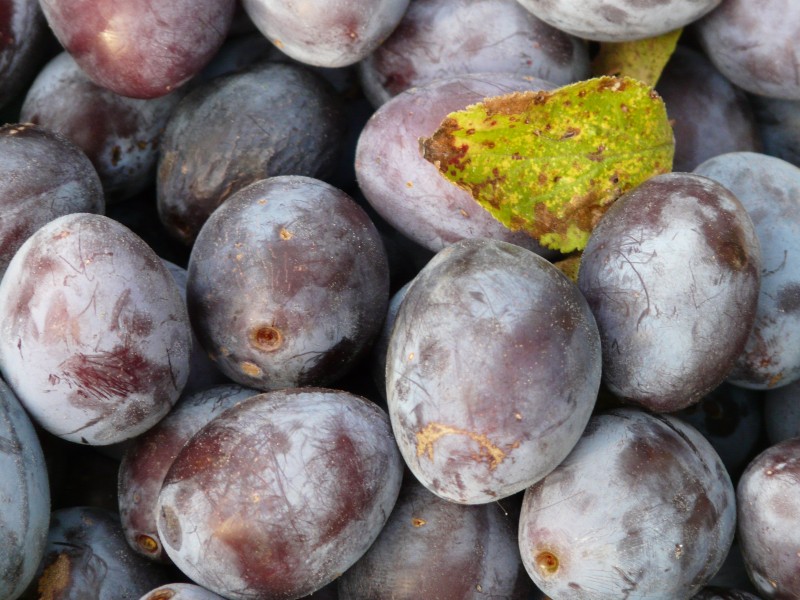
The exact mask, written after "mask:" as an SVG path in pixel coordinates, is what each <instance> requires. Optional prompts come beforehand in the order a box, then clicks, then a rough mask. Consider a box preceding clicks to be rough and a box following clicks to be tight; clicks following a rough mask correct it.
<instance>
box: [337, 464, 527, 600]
mask: <svg viewBox="0 0 800 600" xmlns="http://www.w3.org/2000/svg"><path fill="white" fill-rule="evenodd" d="M532 591H533V585H532V583H531V581H530V578H529V577H528V575H527V573H526V572H525V569H524V568H523V567H522V562H521V560H520V555H519V549H518V545H517V532H516V519H515V518H514V517H513V516H511V515H510V514H509V513H504V512H503V508H502V504H497V503H494V502H490V503H488V504H481V505H477V506H468V505H464V504H456V503H455V502H448V501H447V500H443V499H442V498H439V497H438V496H436V495H435V494H432V493H431V492H430V491H428V490H427V489H426V488H425V487H424V486H423V485H422V484H420V483H419V482H418V481H416V480H415V479H414V478H413V477H407V478H406V480H405V481H404V483H403V487H402V488H401V490H400V497H399V498H398V500H397V504H396V505H395V507H394V510H393V511H392V514H391V516H390V517H389V520H388V522H387V523H386V525H385V526H384V528H383V530H382V531H381V534H380V535H379V536H378V539H377V540H376V541H375V543H374V544H373V545H372V546H371V547H370V549H369V550H368V551H367V553H366V554H365V555H364V556H362V557H361V558H360V559H359V561H358V562H357V563H356V564H355V565H353V566H352V567H350V569H348V570H347V571H346V572H345V573H344V574H343V575H342V576H341V577H340V578H339V600H371V599H373V598H391V599H392V600H417V599H418V598H458V599H460V600H480V599H482V598H504V599H506V600H529V598H531V596H530V594H531V592H532Z"/></svg>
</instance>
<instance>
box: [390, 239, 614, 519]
mask: <svg viewBox="0 0 800 600" xmlns="http://www.w3.org/2000/svg"><path fill="white" fill-rule="evenodd" d="M599 344H600V339H599V335H598V332H597V326H596V325H595V323H594V319H593V318H592V314H591V312H590V311H589V307H588V306H587V305H586V301H585V300H584V299H583V297H582V296H581V294H580V292H579V291H578V289H577V287H576V286H575V285H574V284H573V283H572V282H571V281H569V280H568V279H567V278H566V277H565V276H564V275H563V274H562V273H561V272H560V271H559V270H558V269H556V268H555V267H554V266H553V265H552V264H550V263H549V262H547V261H546V260H545V259H543V258H542V257H540V256H539V255H537V254H535V253H533V252H531V251H529V250H526V249H524V248H520V247H519V246H515V245H513V244H509V243H507V242H500V241H496V240H487V239H470V240H462V241H460V242H457V243H455V244H452V245H450V246H448V247H447V248H445V249H444V250H441V251H440V252H439V253H438V254H437V255H436V256H435V257H434V258H433V259H432V260H431V261H430V262H429V263H428V264H427V265H426V266H425V267H424V268H423V269H422V271H420V273H419V275H417V277H416V278H415V279H414V282H413V283H412V284H411V287H410V288H409V289H408V292H407V293H406V296H405V298H404V299H403V302H402V303H401V305H400V310H399V311H398V313H397V319H396V321H395V325H394V328H393V330H392V335H391V338H390V340H389V350H388V355H387V358H386V395H387V401H388V405H389V414H390V416H391V419H392V427H393V429H394V433H395V437H396V438H397V443H398V445H399V447H400V451H401V453H402V454H403V457H404V458H405V460H406V463H407V464H408V466H409V468H410V469H411V471H412V472H413V473H414V475H415V476H416V477H417V479H419V481H420V482H421V483H423V484H424V485H425V486H426V487H427V488H428V489H429V490H431V491H432V492H434V493H435V494H437V495H439V496H441V497H442V498H445V499H447V500H451V501H454V502H459V503H463V504H479V503H485V502H490V501H492V500H497V499H500V498H504V497H506V496H510V495H512V494H515V493H516V492H519V491H522V490H523V489H525V488H526V487H528V486H529V485H531V484H532V483H534V482H536V481H538V480H539V479H541V478H542V477H544V476H545V475H546V474H547V473H548V472H550V471H551V470H552V469H553V468H554V467H555V466H556V465H557V464H558V463H559V462H561V460H563V458H564V457H565V456H566V455H567V454H568V453H569V451H570V450H571V449H572V446H574V444H575V443H576V442H577V441H578V438H579V437H580V435H581V432H582V431H583V428H584V426H585V425H586V422H587V421H588V420H589V415H590V414H591V412H592V409H593V407H594V404H595V400H596V398H597V392H598V388H599V385H600V363H601V357H600V345H599Z"/></svg>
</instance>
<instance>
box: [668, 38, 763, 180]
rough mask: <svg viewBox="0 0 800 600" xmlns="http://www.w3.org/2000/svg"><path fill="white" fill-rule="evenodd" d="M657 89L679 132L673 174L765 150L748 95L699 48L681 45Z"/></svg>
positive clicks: (676, 139) (677, 133)
mask: <svg viewBox="0 0 800 600" xmlns="http://www.w3.org/2000/svg"><path fill="white" fill-rule="evenodd" d="M656 91H657V92H658V93H659V94H660V95H661V97H662V98H663V100H664V103H665V104H666V106H667V113H668V115H669V118H670V121H671V123H672V129H673V131H674V132H675V157H674V159H673V161H672V170H673V171H691V170H692V169H694V168H695V167H696V166H697V165H699V164H700V163H701V162H703V161H704V160H707V159H709V158H711V157H713V156H716V155H718V154H722V153H724V152H737V151H759V150H760V149H761V140H760V136H759V133H758V129H757V127H756V122H755V118H754V116H753V111H752V108H751V106H750V102H749V100H748V98H747V95H746V94H745V93H744V92H743V91H742V90H740V89H738V88H736V87H735V86H734V85H733V84H731V82H730V81H728V79H726V78H725V77H724V76H723V75H722V74H721V73H720V72H719V71H717V69H716V68H715V67H714V65H713V64H712V63H711V61H709V60H708V58H706V57H705V56H704V55H703V54H702V53H700V52H698V51H697V50H693V49H691V48H687V47H686V46H678V48H677V49H676V51H675V53H674V54H673V55H672V56H671V57H670V59H669V62H668V63H667V66H666V68H665V69H664V72H663V73H662V74H661V77H660V78H659V80H658V85H657V86H656Z"/></svg>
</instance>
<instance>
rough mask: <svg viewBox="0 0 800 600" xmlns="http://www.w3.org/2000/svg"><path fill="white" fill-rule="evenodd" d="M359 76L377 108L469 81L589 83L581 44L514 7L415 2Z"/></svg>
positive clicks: (510, 3) (489, 2) (492, 0)
mask: <svg viewBox="0 0 800 600" xmlns="http://www.w3.org/2000/svg"><path fill="white" fill-rule="evenodd" d="M359 69H360V73H361V82H362V87H363V88H364V94H365V95H366V96H367V98H369V99H370V101H371V102H372V104H373V105H374V106H376V107H378V106H380V105H381V104H383V103H384V102H387V101H388V100H389V99H390V98H393V97H394V96H396V95H397V94H399V93H400V92H403V91H405V90H407V89H410V88H413V87H418V86H420V85H425V84H427V83H429V82H431V81H434V80H437V79H442V78H449V77H453V76H455V75H461V74H466V73H488V72H493V73H513V74H515V75H517V76H519V77H533V78H536V79H544V80H547V81H551V82H552V83H553V84H555V85H566V84H567V83H572V82H573V81H577V80H579V79H583V78H585V77H588V76H589V53H588V50H587V48H586V45H585V44H584V42H583V41H582V40H578V39H576V38H574V37H572V36H570V35H567V34H566V33H564V32H562V31H559V30H557V29H554V28H553V27H551V26H549V25H547V24H545V23H544V22H542V21H540V20H539V19H537V18H536V17H534V16H533V15H531V14H530V13H529V12H528V11H526V10H524V9H523V8H522V7H521V6H519V4H517V3H516V2H515V0H415V1H414V2H412V3H411V4H410V5H409V7H408V10H407V11H406V14H405V16H404V17H403V20H402V21H401V22H400V25H399V26H398V27H397V29H395V31H394V33H393V34H392V35H391V36H389V38H388V39H387V40H386V41H385V42H383V44H381V45H380V46H379V47H378V48H376V49H375V51H374V52H372V53H371V54H370V55H369V56H367V57H366V58H365V59H364V60H363V61H361V63H359ZM464 106H466V105H464ZM461 108H463V106H462V107H461Z"/></svg>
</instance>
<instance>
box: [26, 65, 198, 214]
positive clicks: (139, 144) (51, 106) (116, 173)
mask: <svg viewBox="0 0 800 600" xmlns="http://www.w3.org/2000/svg"><path fill="white" fill-rule="evenodd" d="M182 95H183V92H182V91H176V92H173V93H171V94H166V95H164V96H159V97H158V98H152V99H138V98H128V97H126V96H120V95H119V94H115V93H114V92H112V91H110V90H107V89H106V88H103V87H101V86H99V85H97V84H96V83H94V82H93V81H92V80H91V79H89V77H88V76H87V75H86V74H85V73H84V72H83V71H82V70H81V68H80V67H79V66H78V64H77V63H76V62H75V59H74V58H72V56H71V55H70V54H69V53H67V52H62V53H60V54H59V55H57V56H55V57H54V58H53V59H52V60H50V62H49V63H47V64H46V65H45V66H44V68H43V69H42V70H41V71H40V72H39V74H38V75H37V76H36V79H35V80H34V81H33V83H32V84H31V86H30V87H29V88H28V92H27V94H26V95H25V101H24V102H23V104H22V108H21V109H20V119H21V120H22V121H28V122H31V123H36V124H38V125H40V126H42V127H44V128H46V129H49V130H51V131H57V132H59V133H61V134H62V135H64V136H65V137H66V138H68V139H70V140H72V141H73V142H74V143H75V144H76V145H77V146H78V147H80V148H81V150H83V151H84V153H85V154H86V156H88V157H89V160H91V161H92V164H93V165H94V167H95V169H96V170H97V173H98V175H99V176H100V180H101V182H102V183H103V189H104V191H105V195H106V200H107V201H109V202H112V201H113V202H118V201H120V200H125V199H127V198H131V197H133V196H135V195H136V194H137V193H139V192H141V191H142V190H143V189H145V188H146V187H147V186H149V185H152V182H153V179H154V178H155V170H156V161H157V158H158V144H159V140H160V137H161V132H162V131H163V129H164V127H165V125H166V122H167V118H168V117H169V115H170V113H171V112H172V110H173V109H174V108H175V106H176V105H177V103H178V101H179V100H180V99H181V97H182Z"/></svg>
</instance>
